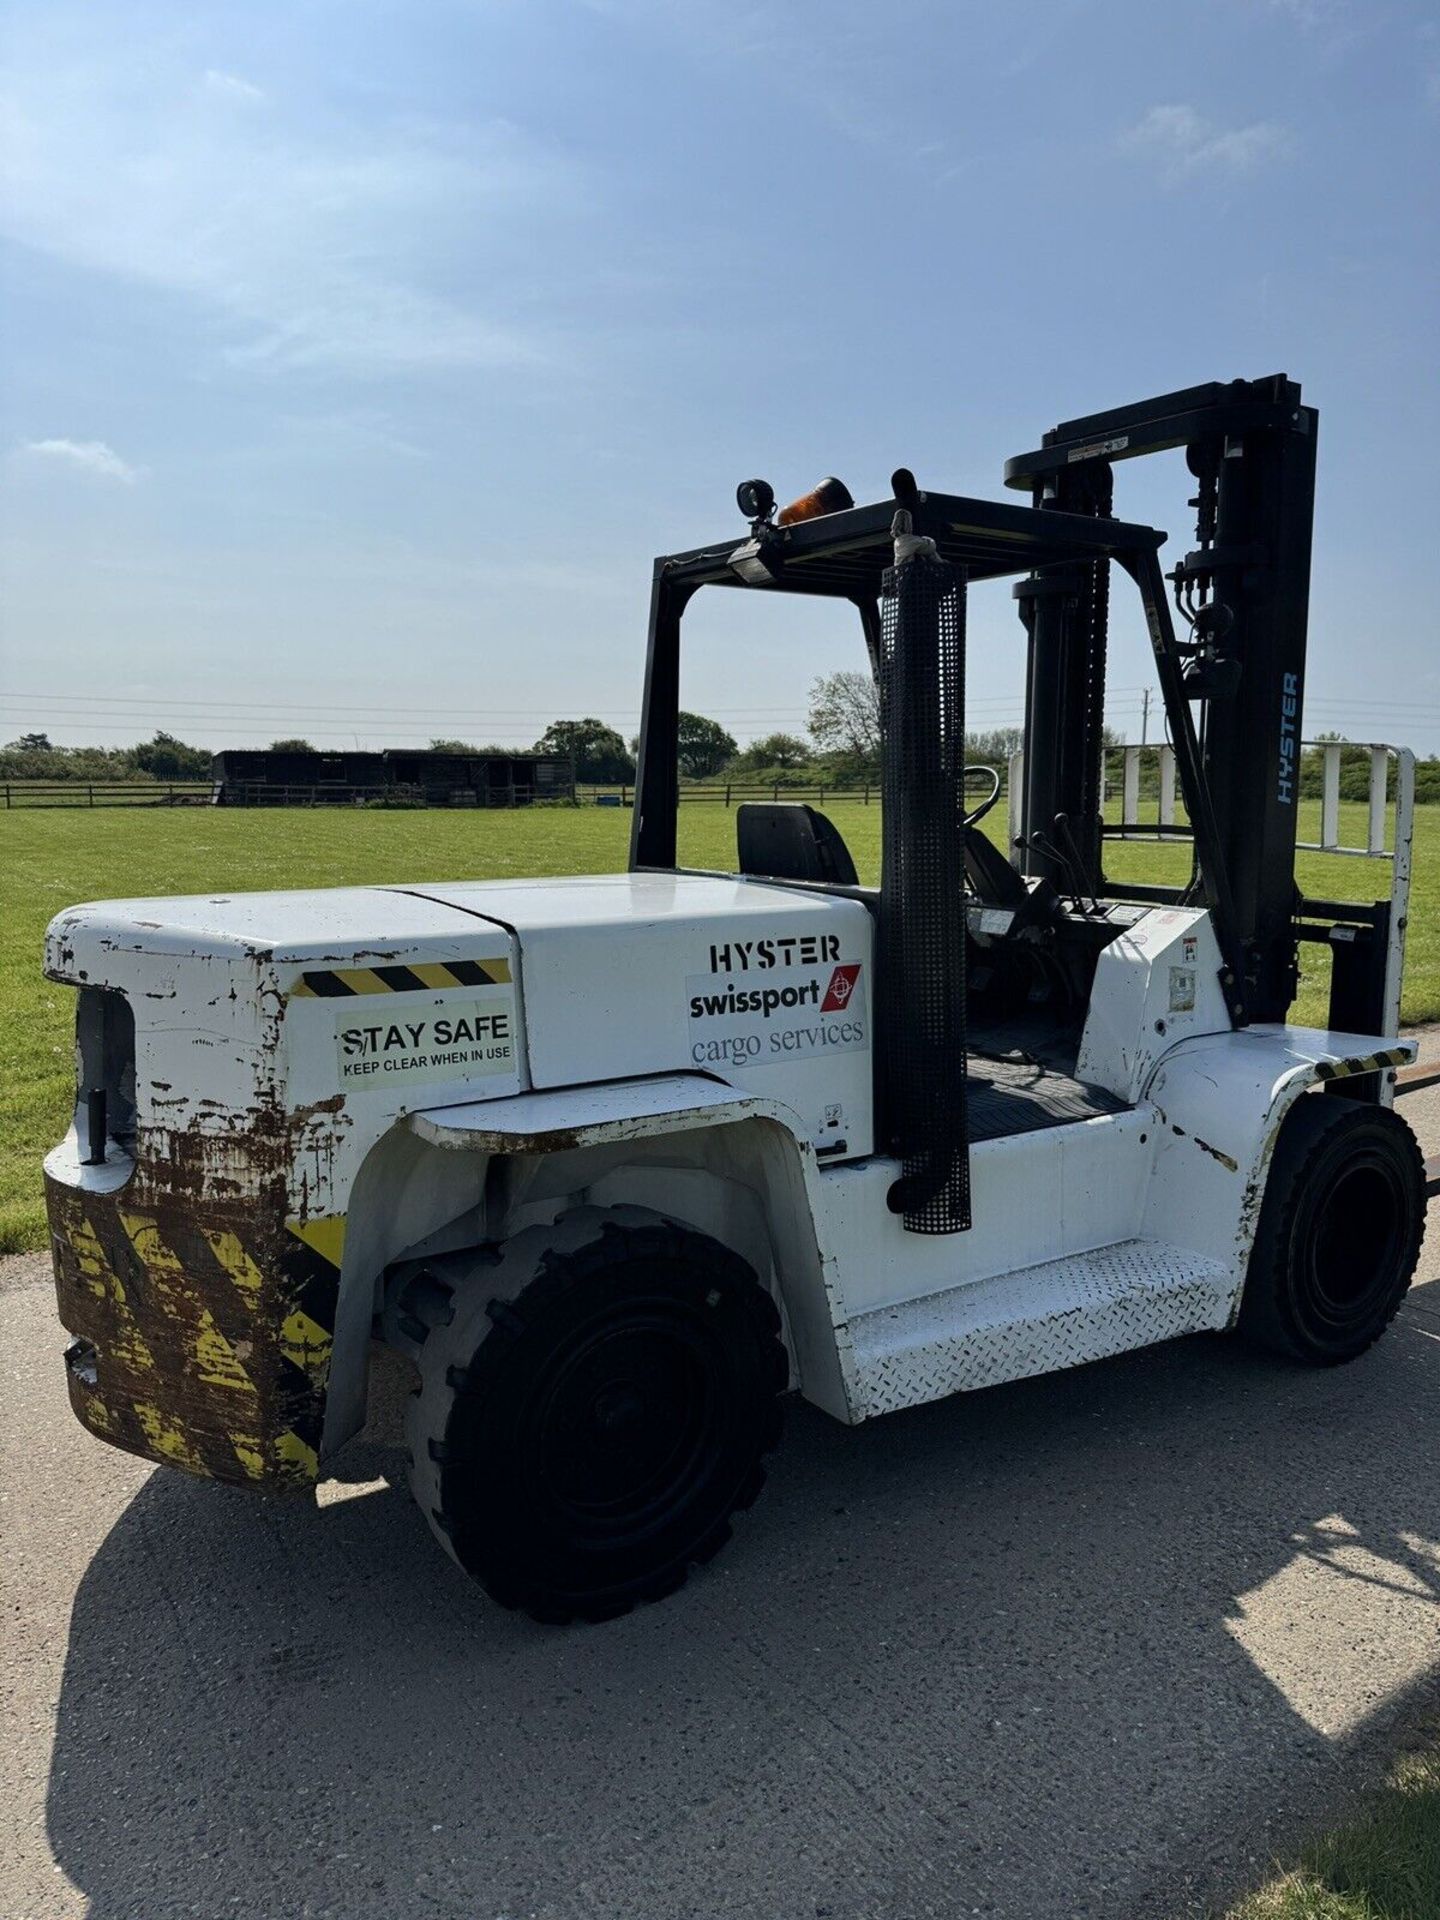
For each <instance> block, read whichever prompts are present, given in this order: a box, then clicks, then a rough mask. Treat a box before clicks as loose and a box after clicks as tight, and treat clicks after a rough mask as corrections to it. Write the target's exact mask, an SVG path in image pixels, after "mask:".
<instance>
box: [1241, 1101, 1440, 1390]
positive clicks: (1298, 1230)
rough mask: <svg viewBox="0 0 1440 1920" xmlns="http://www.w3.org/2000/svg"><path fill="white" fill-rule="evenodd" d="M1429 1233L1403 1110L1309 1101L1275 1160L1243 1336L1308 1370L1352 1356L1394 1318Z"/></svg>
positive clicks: (1290, 1119)
mask: <svg viewBox="0 0 1440 1920" xmlns="http://www.w3.org/2000/svg"><path fill="white" fill-rule="evenodd" d="M1424 1235H1425V1171H1424V1164H1423V1162H1422V1160H1421V1157H1420V1149H1419V1147H1418V1146H1417V1144H1416V1141H1415V1136H1414V1134H1413V1133H1412V1132H1411V1131H1410V1129H1409V1127H1408V1126H1407V1125H1406V1124H1405V1122H1404V1121H1403V1120H1402V1119H1401V1118H1400V1116H1399V1115H1398V1114H1397V1113H1394V1112H1393V1111H1392V1110H1391V1109H1390V1108H1388V1107H1380V1106H1374V1105H1371V1104H1370V1103H1369V1102H1360V1101H1355V1100H1345V1099H1339V1098H1334V1097H1325V1096H1322V1095H1319V1094H1307V1095H1305V1096H1303V1097H1302V1098H1301V1099H1299V1100H1297V1101H1296V1102H1295V1104H1294V1106H1293V1107H1292V1108H1291V1109H1290V1111H1289V1113H1288V1114H1287V1115H1286V1116H1285V1119H1284V1121H1283V1122H1282V1124H1281V1128H1280V1138H1279V1140H1278V1141H1277V1143H1276V1147H1275V1153H1274V1156H1273V1158H1272V1160H1271V1163H1270V1178H1269V1182H1268V1184H1267V1186H1266V1189H1265V1199H1264V1203H1263V1205H1262V1208H1261V1212H1260V1225H1259V1228H1258V1230H1257V1232H1256V1235H1255V1245H1254V1248H1253V1250H1252V1252H1251V1255H1250V1266H1249V1271H1248V1273H1247V1275H1246V1280H1245V1291H1244V1293H1243V1295H1242V1296H1241V1301H1240V1316H1239V1322H1238V1325H1239V1331H1240V1332H1241V1333H1242V1334H1243V1335H1244V1336H1245V1337H1246V1338H1247V1339H1249V1340H1251V1341H1252V1342H1254V1343H1255V1344H1256V1345H1258V1346H1263V1347H1268V1348H1270V1349H1271V1350H1272V1351H1274V1352H1277V1353H1283V1354H1285V1355H1287V1356H1288V1357H1289V1358H1290V1359H1292V1360H1298V1361H1302V1362H1304V1363H1305V1364H1306V1365H1308V1366H1321V1367H1326V1366H1337V1365H1339V1364H1340V1363H1341V1362H1342V1361H1345V1360H1353V1359H1354V1358H1355V1357H1356V1356H1357V1354H1361V1353H1364V1352H1365V1350H1366V1349H1367V1347H1371V1346H1373V1345H1374V1344H1375V1342H1376V1341H1377V1340H1378V1339H1379V1338H1380V1335H1381V1334H1382V1333H1383V1332H1384V1331H1385V1329H1386V1327H1387V1326H1389V1324H1390V1322H1391V1321H1392V1320H1393V1319H1394V1317H1395V1314H1396V1312H1397V1310H1398V1309H1399V1306H1400V1302H1401V1301H1402V1300H1403V1299H1404V1297H1405V1292H1406V1289H1407V1288H1408V1287H1409V1285H1410V1280H1411V1276H1412V1275H1413V1274H1414V1271H1415V1263H1416V1261H1417V1260H1418V1258H1419V1256H1420V1243H1421V1241H1422V1240H1423V1238H1424Z"/></svg>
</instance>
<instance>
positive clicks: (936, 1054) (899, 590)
mask: <svg viewBox="0 0 1440 1920" xmlns="http://www.w3.org/2000/svg"><path fill="white" fill-rule="evenodd" d="M880 712H881V737H882V738H883V740H884V742H885V758H884V769H883V776H882V797H883V801H884V815H883V832H884V866H883V870H882V872H881V879H880V942H881V956H882V966H881V980H882V986H881V993H882V997H883V1006H884V1021H883V1039H884V1045H885V1050H886V1051H885V1061H886V1088H887V1095H888V1098H887V1103H886V1105H887V1117H888V1125H889V1131H890V1135H891V1143H892V1147H893V1150H894V1151H895V1152H896V1153H897V1154H898V1155H899V1157H900V1161H901V1168H902V1172H901V1177H900V1179H898V1180H897V1181H896V1182H895V1183H894V1185H893V1186H892V1187H891V1189H890V1194H889V1205H890V1209H891V1211H892V1212H893V1213H899V1214H902V1215H903V1216H904V1222H905V1226H906V1228H907V1229H908V1231H909V1232H911V1233H963V1232H964V1231H965V1229H966V1228H967V1227H968V1226H969V1225H970V1161H969V1153H968V1146H967V1138H966V1127H965V905H964V860H963V841H962V832H961V829H962V822H963V819H964V811H965V792H964V788H965V575H964V572H963V571H962V569H960V568H959V567H956V566H952V565H950V564H949V563H948V562H946V561H943V560H939V559H933V558H931V557H930V556H929V555H927V554H925V553H924V552H921V553H918V554H916V555H914V556H913V557H912V558H911V559H908V560H906V561H904V562H903V563H902V564H901V565H900V566H896V567H892V568H890V569H889V570H888V571H887V573H886V574H885V579H884V586H883V591H882V597H881V664H880Z"/></svg>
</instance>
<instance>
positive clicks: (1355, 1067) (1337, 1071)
mask: <svg viewBox="0 0 1440 1920" xmlns="http://www.w3.org/2000/svg"><path fill="white" fill-rule="evenodd" d="M1409 1058H1410V1049H1409V1048H1408V1047H1382V1048H1381V1049H1380V1051H1379V1053H1357V1054H1355V1055H1354V1056H1352V1057H1351V1058H1350V1059H1348V1060H1322V1061H1320V1062H1319V1064H1318V1065H1317V1066H1316V1068H1315V1078H1316V1079H1317V1080H1346V1079H1348V1078H1349V1077H1350V1075H1351V1074H1353V1073H1378V1072H1379V1071H1380V1069H1381V1068H1382V1067H1403V1066H1404V1064H1405V1062H1406V1061H1407V1060H1408V1059H1409Z"/></svg>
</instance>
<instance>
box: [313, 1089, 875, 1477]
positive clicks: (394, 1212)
mask: <svg viewBox="0 0 1440 1920" xmlns="http://www.w3.org/2000/svg"><path fill="white" fill-rule="evenodd" d="M497 1160H504V1161H507V1162H509V1163H510V1164H511V1166H512V1167H513V1168H514V1169H516V1171H517V1173H519V1172H523V1184H524V1186H525V1188H526V1189H527V1190H528V1191H529V1192H530V1193H531V1194H534V1193H537V1192H540V1193H549V1194H552V1195H554V1196H563V1195H566V1194H574V1193H577V1192H579V1191H581V1190H584V1189H588V1188H589V1187H590V1186H591V1185H592V1183H593V1182H595V1181H596V1180H597V1179H598V1178H600V1177H601V1176H602V1175H604V1174H607V1173H609V1172H611V1171H612V1170H613V1169H614V1168H616V1167H617V1166H619V1165H622V1164H632V1163H635V1162H641V1163H643V1162H646V1161H649V1162H650V1163H651V1165H652V1166H653V1167H654V1169H655V1170H656V1172H657V1174H658V1171H659V1169H660V1167H661V1166H664V1167H667V1168H679V1169H681V1170H682V1172H683V1170H686V1169H695V1168H711V1169H713V1170H715V1171H716V1172H718V1173H719V1174H720V1175H721V1176H722V1177H724V1178H727V1179H730V1180H732V1181H734V1182H736V1183H737V1184H738V1185H741V1186H744V1187H746V1188H748V1189H749V1190H750V1192H752V1193H753V1194H755V1195H757V1196H758V1199H759V1204H760V1206H761V1207H762V1208H763V1213H764V1219H765V1225H766V1228H767V1230H768V1236H769V1251H770V1255H771V1262H772V1266H773V1269H774V1273H775V1275H776V1289H775V1291H776V1296H777V1302H778V1304H779V1306H780V1308H781V1311H782V1314H783V1315H784V1319H785V1324H786V1333H787V1338H788V1344H789V1345H790V1349H791V1354H792V1358H793V1361H794V1365H795V1371H796V1375H797V1377H798V1381H799V1385H800V1388H801V1391H802V1392H803V1393H804V1395H805V1396H806V1398H807V1399H810V1400H813V1401H814V1402H815V1403H816V1404H817V1405H819V1406H821V1407H824V1408H825V1409H826V1410H827V1411H829V1412H833V1413H835V1414H836V1416H837V1417H838V1418H841V1419H846V1418H848V1417H849V1415H848V1412H847V1409H848V1406H849V1401H850V1390H849V1378H848V1370H847V1368H846V1366H845V1364H844V1353H843V1352H842V1350H841V1347H840V1346H839V1345H838V1344H837V1337H836V1331H835V1330H836V1327H837V1325H839V1324H841V1323H842V1322H843V1319H844V1315H843V1312H842V1311H841V1309H840V1306H839V1300H838V1282H837V1278H836V1273H835V1261H834V1257H833V1255H830V1254H828V1253H822V1250H821V1247H820V1244H819V1238H818V1235H817V1232H816V1211H817V1206H818V1203H819V1197H820V1196H819V1186H818V1183H819V1174H820V1169H819V1166H818V1163H817V1162H816V1159H815V1154H814V1150H813V1148H812V1146H811V1144H810V1142H809V1139H808V1138H807V1136H806V1132H805V1130H804V1123H803V1122H802V1121H801V1119H800V1117H799V1116H798V1115H797V1114H796V1113H795V1112H794V1110H793V1109H792V1108H790V1107H787V1106H785V1105H784V1104H783V1103H782V1102H780V1101H775V1100H766V1099H760V1098H757V1097H756V1096H754V1095H752V1094H747V1093H743V1092H741V1091H740V1090H738V1089H737V1088H734V1087H731V1086H728V1085H726V1084H725V1083H724V1082H723V1081H717V1080H712V1079H709V1078H707V1077H706V1076H705V1075H702V1074H688V1073H682V1074H665V1075H658V1076H653V1077H650V1078H646V1079H637V1080H629V1081H617V1082H609V1083H605V1084H603V1085H598V1086H588V1087H574V1088H558V1089H553V1090H546V1091H544V1092H538V1093H526V1094H518V1095H514V1096H511V1097H509V1098H505V1099H499V1100H488V1101H473V1102H468V1103H466V1104H464V1105H460V1106H451V1107H439V1108H427V1109H421V1110H418V1111H416V1112H413V1113H410V1114H408V1115H406V1116H405V1117H404V1118H403V1119H402V1120H400V1121H399V1122H397V1124H396V1126H395V1127H394V1128H392V1129H391V1130H390V1132H389V1133H388V1134H387V1135H386V1136H385V1137H384V1139H382V1140H381V1141H379V1142H377V1144H376V1146H375V1147H374V1148H372V1149H371V1152H370V1154H369V1155H368V1156H367V1159H366V1161H365V1163H364V1164H363V1166H362V1167H361V1169H360V1171H359V1173H358V1174H357V1176H356V1179H355V1182H354V1186H353V1188H352V1192H351V1200H350V1210H349V1219H350V1225H349V1230H348V1233H347V1238H346V1248H345V1253H346V1263H345V1280H344V1284H342V1288H341V1300H340V1308H339V1312H338V1315H337V1322H336V1341H335V1352H336V1360H335V1365H334V1367H333V1369H332V1376H331V1392H330V1401H329V1405H328V1407H327V1419H326V1446H327V1448H333V1447H334V1446H336V1445H338V1444H339V1443H340V1441H342V1440H343V1439H345V1438H347V1437H348V1436H349V1435H350V1434H352V1433H354V1432H355V1431H356V1430H357V1428H358V1427H359V1426H360V1424H361V1423H362V1422H363V1419H364V1410H365V1389H366V1376H367V1368H368V1348H369V1339H370V1330H371V1322H372V1319H373V1316H374V1314H375V1313H376V1311H377V1310H378V1308H379V1306H380V1304H381V1302H380V1298H379V1287H380V1282H381V1278H382V1276H383V1272H384V1269H385V1267H386V1266H387V1265H388V1264H389V1263H391V1262H393V1261H395V1260H397V1259H399V1258H401V1257H402V1256H405V1255H407V1254H408V1253H411V1252H415V1251H417V1250H419V1249H420V1248H423V1246H424V1243H425V1238H426V1235H427V1234H433V1233H434V1232H435V1231H436V1230H438V1229H440V1228H442V1227H445V1226H446V1225H447V1223H452V1222H454V1221H456V1220H458V1219H463V1218H467V1217H468V1218H471V1219H473V1222H474V1228H473V1234H472V1238H473V1239H487V1240H493V1239H496V1238H498V1237H501V1236H502V1235H503V1234H504V1233H507V1232H509V1231H510V1230H511V1228H510V1226H508V1225H507V1224H506V1223H504V1222H500V1221H495V1220H492V1219H487V1217H486V1205H485V1197H486V1187H487V1174H488V1172H489V1170H490V1168H491V1167H492V1166H493V1164H494V1163H495V1162H496V1161H497ZM646 1198H647V1202H648V1203H649V1204H652V1205H654V1204H656V1201H655V1200H654V1199H652V1198H651V1197H650V1195H648V1194H647V1196H646ZM682 1212H683V1210H682ZM697 1224H698V1223H697ZM451 1244H458V1242H453V1241H452V1243H451ZM847 1351H848V1350H847Z"/></svg>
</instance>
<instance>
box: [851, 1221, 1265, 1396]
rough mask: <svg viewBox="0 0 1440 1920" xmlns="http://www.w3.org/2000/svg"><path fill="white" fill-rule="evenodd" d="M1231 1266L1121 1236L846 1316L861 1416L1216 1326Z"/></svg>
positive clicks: (1222, 1316) (1223, 1313) (1223, 1312)
mask: <svg viewBox="0 0 1440 1920" xmlns="http://www.w3.org/2000/svg"><path fill="white" fill-rule="evenodd" d="M1234 1291H1235V1278H1234V1275H1233V1273H1232V1272H1231V1270H1230V1269H1229V1268H1228V1267H1226V1266H1224V1265H1222V1264H1221V1263H1220V1262H1219V1261H1218V1260H1209V1259H1206V1258H1205V1257H1204V1255H1202V1254H1198V1253H1192V1252H1191V1251H1190V1250H1189V1249H1188V1248H1184V1247H1174V1246H1169V1245H1167V1244H1165V1243H1164V1242H1161V1241H1155V1240H1122V1241H1120V1242H1118V1243H1117V1244H1116V1245H1114V1246H1109V1247H1100V1248H1098V1249H1097V1250H1096V1251H1095V1252H1093V1253H1081V1254H1074V1255H1071V1256H1070V1257H1069V1258H1068V1259H1065V1260H1050V1261H1047V1262H1046V1263H1045V1264H1044V1265H1043V1266H1037V1267H1026V1268H1023V1269H1022V1270H1021V1271H1020V1272H1018V1273H1006V1274H1000V1275H998V1276H997V1277H995V1278H994V1279H990V1280H975V1281H970V1282H968V1283H967V1284H966V1285H964V1286H960V1287H951V1288H949V1289H948V1290H947V1291H946V1292H944V1293H936V1294H931V1295H929V1296H928V1297H927V1298H926V1299H924V1300H912V1301H909V1302H907V1303H906V1304H905V1305H903V1306H897V1307H881V1308H878V1309H877V1310H876V1311H875V1312H873V1313H867V1314H862V1315H861V1316H860V1317H859V1318H858V1319H856V1320H853V1321H852V1322H851V1323H850V1337H851V1340H852V1342H853V1347H854V1359H855V1369H856V1376H855V1377H856V1399H857V1402H858V1408H857V1411H858V1415H859V1417H860V1418H861V1419H868V1418H870V1417H872V1416H873V1415H875V1414H878V1413H893V1412H895V1411H896V1410H897V1409H899V1408H901V1407H915V1406H920V1405H921V1404H923V1403H924V1402H925V1401H927V1400H939V1399H942V1398H943V1397H944V1396H945V1395H946V1394H949V1393H962V1392H969V1391H973V1390H974V1389H975V1388H977V1387H993V1386H998V1385H999V1384H1000V1383H1001V1382H1002V1381H1005V1380H1023V1379H1027V1378H1028V1377H1030V1376H1031V1375H1032V1374H1037V1373H1052V1372H1055V1371H1056V1370H1058V1369H1059V1368H1061V1367H1078V1366H1081V1365H1083V1364H1084V1363H1085V1362H1086V1361H1087V1360H1101V1359H1104V1358H1105V1357H1106V1356H1107V1355H1110V1354H1115V1353H1126V1352H1129V1351H1130V1349H1131V1348H1133V1347H1146V1346H1150V1345H1152V1344H1153V1343H1154V1342H1155V1341H1157V1340H1172V1339H1174V1338H1175V1337H1176V1336H1177V1335H1179V1334H1185V1333H1198V1332H1200V1331H1202V1330H1203V1329H1205V1328H1207V1327H1223V1326H1225V1325H1226V1324H1227V1323H1228V1321H1229V1318H1230V1309H1231V1305H1232V1302H1233V1296H1234Z"/></svg>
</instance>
